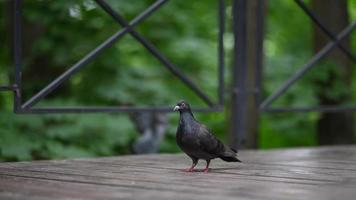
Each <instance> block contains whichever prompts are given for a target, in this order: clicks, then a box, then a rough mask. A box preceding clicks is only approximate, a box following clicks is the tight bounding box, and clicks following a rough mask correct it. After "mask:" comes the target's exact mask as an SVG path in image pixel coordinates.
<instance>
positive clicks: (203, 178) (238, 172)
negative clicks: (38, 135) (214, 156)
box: [0, 146, 356, 199]
mask: <svg viewBox="0 0 356 200" xmlns="http://www.w3.org/2000/svg"><path fill="white" fill-rule="evenodd" d="M239 157H240V158H241V159H242V160H243V161H244V162H243V163H226V162H223V161H220V160H214V161H213V163H212V167H213V169H212V170H211V173H208V174H205V173H185V172H182V171H180V170H181V169H183V168H185V167H188V166H189V165H190V159H188V158H187V157H186V156H184V155H181V154H161V155H144V156H122V157H108V158H96V159H75V160H61V161H34V162H16V163H0V199H147V198H148V197H149V198H152V199H167V198H168V199H171V198H172V197H174V199H218V198H224V199H236V197H239V199H336V198H337V199H349V197H353V196H354V195H356V192H355V190H354V188H356V165H355V163H356V147H355V146H342V147H323V148H301V149H289V150H272V151H242V152H241V153H240V156H239ZM204 164H205V163H204V162H202V164H201V165H200V167H202V166H203V165H204Z"/></svg>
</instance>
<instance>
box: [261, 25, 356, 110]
mask: <svg viewBox="0 0 356 200" xmlns="http://www.w3.org/2000/svg"><path fill="white" fill-rule="evenodd" d="M355 27H356V22H354V23H352V24H350V25H349V26H348V27H346V28H345V29H344V30H343V31H341V33H340V34H339V35H338V36H337V38H336V40H335V41H332V42H329V43H328V44H326V45H325V46H324V48H323V49H321V50H320V51H319V52H318V53H317V54H316V55H314V57H313V58H312V59H311V60H310V61H309V62H308V63H307V64H305V65H304V66H303V67H302V68H301V69H299V70H298V71H297V72H296V73H294V74H293V76H292V77H291V78H289V79H288V80H287V81H286V82H285V83H284V84H283V85H282V86H281V87H279V88H278V89H277V90H276V91H275V92H274V93H273V94H272V95H270V96H269V97H268V98H267V99H266V100H265V101H263V102H262V104H261V105H260V109H262V110H263V109H266V108H267V107H268V106H269V105H270V104H271V103H272V102H273V101H274V100H276V99H277V98H278V97H280V96H281V95H282V94H284V93H285V92H286V91H287V90H288V88H289V87H290V86H292V85H293V84H294V83H295V82H296V81H298V80H299V79H300V78H301V77H303V75H304V74H305V73H307V72H308V71H309V70H310V69H311V68H313V67H314V66H315V64H316V63H317V62H318V61H319V60H320V59H322V58H323V57H324V56H325V55H326V54H328V53H329V52H330V51H331V50H332V49H333V48H335V47H336V45H337V43H339V42H340V41H341V40H342V39H344V38H345V37H346V36H348V35H349V34H350V33H351V32H352V30H353V29H354V28H355Z"/></svg>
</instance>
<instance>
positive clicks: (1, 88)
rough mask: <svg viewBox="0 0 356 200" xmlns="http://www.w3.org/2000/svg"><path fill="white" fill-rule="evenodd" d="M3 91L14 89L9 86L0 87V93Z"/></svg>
mask: <svg viewBox="0 0 356 200" xmlns="http://www.w3.org/2000/svg"><path fill="white" fill-rule="evenodd" d="M5 91H14V88H13V87H11V86H0V92H5Z"/></svg>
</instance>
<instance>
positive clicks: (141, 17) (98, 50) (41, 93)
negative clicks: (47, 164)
mask: <svg viewBox="0 0 356 200" xmlns="http://www.w3.org/2000/svg"><path fill="white" fill-rule="evenodd" d="M166 2H167V0H157V1H156V2H155V3H153V4H152V5H151V6H150V7H148V8H147V9H146V10H145V11H144V12H142V13H141V14H140V15H139V16H137V17H136V18H135V19H134V20H132V22H130V26H128V27H127V28H124V29H122V30H120V31H118V32H116V33H115V34H114V35H112V36H111V37H110V38H108V39H107V40H106V41H104V42H103V43H102V44H100V45H99V46H98V47H97V48H95V49H94V50H93V51H91V52H90V53H89V54H87V55H86V56H85V57H84V58H82V59H81V60H80V61H78V62H77V63H76V64H74V65H73V66H72V67H70V68H69V69H68V70H67V71H65V72H64V73H63V74H61V75H60V76H59V77H58V78H56V79H55V80H54V81H52V82H51V83H50V84H48V85H47V86H46V87H45V88H43V89H42V90H41V91H39V92H38V93H37V94H35V95H34V96H33V97H32V98H31V99H29V100H28V101H26V102H25V103H24V104H23V106H22V108H23V109H29V108H30V107H32V106H33V105H34V104H36V103H37V102H38V101H40V100H41V99H42V98H44V97H45V96H46V95H47V94H49V93H50V92H52V91H53V90H54V89H55V88H57V87H58V86H59V85H60V84H62V83H63V82H64V81H66V80H67V79H69V77H71V76H72V75H73V74H75V73H76V72H78V71H79V69H81V68H82V67H84V66H86V64H88V63H89V62H91V61H92V60H93V59H94V58H95V57H96V56H98V55H99V54H100V53H101V52H102V51H103V50H104V49H106V48H108V47H110V46H111V45H113V44H114V43H115V42H116V41H117V40H119V39H120V38H122V36H124V35H125V34H126V33H128V32H129V31H130V30H131V28H133V27H134V26H136V25H138V24H139V23H140V22H141V21H143V20H144V19H146V18H147V17H148V16H150V15H151V14H152V13H153V12H154V11H156V10H157V9H158V8H160V7H161V6H162V5H164V3H166Z"/></svg>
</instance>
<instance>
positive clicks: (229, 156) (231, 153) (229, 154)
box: [219, 145, 241, 162]
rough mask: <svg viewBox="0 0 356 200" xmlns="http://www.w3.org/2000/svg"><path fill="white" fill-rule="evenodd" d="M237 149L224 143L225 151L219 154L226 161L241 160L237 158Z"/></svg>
mask: <svg viewBox="0 0 356 200" xmlns="http://www.w3.org/2000/svg"><path fill="white" fill-rule="evenodd" d="M236 153H237V151H236V150H235V149H233V148H231V147H229V146H227V145H224V151H223V153H222V154H221V155H220V156H219V158H221V159H222V160H224V161H226V162H241V161H240V160H239V159H237V158H236Z"/></svg>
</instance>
